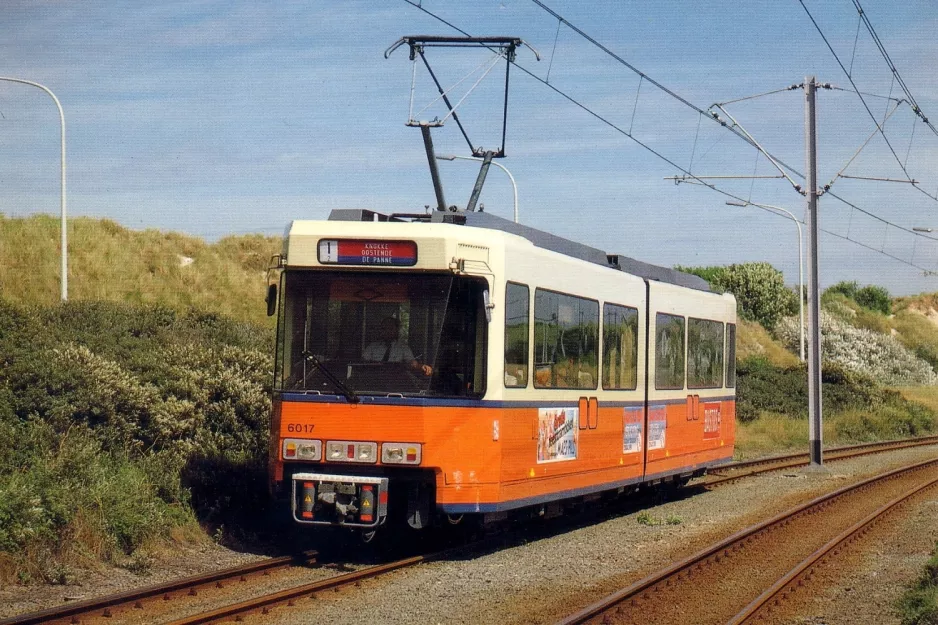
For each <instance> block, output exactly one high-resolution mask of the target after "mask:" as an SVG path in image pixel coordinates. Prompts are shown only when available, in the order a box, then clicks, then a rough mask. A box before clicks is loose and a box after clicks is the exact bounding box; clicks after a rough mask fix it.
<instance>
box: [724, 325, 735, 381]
mask: <svg viewBox="0 0 938 625" xmlns="http://www.w3.org/2000/svg"><path fill="white" fill-rule="evenodd" d="M726 388H736V324H735V323H728V324H726Z"/></svg>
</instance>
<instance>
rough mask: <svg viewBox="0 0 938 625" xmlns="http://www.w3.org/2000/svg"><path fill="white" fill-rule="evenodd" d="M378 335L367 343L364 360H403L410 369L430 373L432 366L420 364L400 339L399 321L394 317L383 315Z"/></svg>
mask: <svg viewBox="0 0 938 625" xmlns="http://www.w3.org/2000/svg"><path fill="white" fill-rule="evenodd" d="M378 336H379V337H380V340H377V341H374V342H373V343H369V344H368V346H367V347H366V348H365V352H364V353H363V354H362V358H363V359H364V360H367V361H370V362H403V363H407V364H408V365H410V367H411V368H412V369H415V370H417V371H421V372H423V374H424V375H427V376H428V375H431V374H432V373H433V367H431V366H430V365H426V364H425V365H421V364H420V363H419V362H417V359H416V358H414V352H412V351H411V349H410V346H409V345H407V343H405V342H404V341H402V340H401V339H400V322H399V321H398V320H397V319H396V318H395V317H385V318H384V319H382V320H381V326H380V328H379V332H378Z"/></svg>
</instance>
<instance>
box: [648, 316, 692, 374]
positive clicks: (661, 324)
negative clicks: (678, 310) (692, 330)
mask: <svg viewBox="0 0 938 625" xmlns="http://www.w3.org/2000/svg"><path fill="white" fill-rule="evenodd" d="M673 320H680V322H681V350H680V354H681V371H682V373H681V382H680V384H679V385H662V384H661V382H660V380H661V377H662V376H661V374H662V369H661V362H662V361H663V360H664V359H663V358H662V355H661V353H660V351H659V350H660V348H661V345H662V343H663V341H661V340H660V338H661V331H662V329H663V328H666V327H667V326H668V324H669V322H670V321H673ZM674 373H676V370H675V371H674ZM686 382H687V319H686V318H685V317H684V316H683V315H672V314H669V313H662V312H658V313H655V390H659V391H681V390H684V387H685V385H686Z"/></svg>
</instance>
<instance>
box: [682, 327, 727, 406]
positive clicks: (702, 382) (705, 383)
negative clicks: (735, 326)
mask: <svg viewBox="0 0 938 625" xmlns="http://www.w3.org/2000/svg"><path fill="white" fill-rule="evenodd" d="M722 385H723V324H722V323H721V322H719V321H708V320H707V319H694V318H693V317H691V318H690V319H688V321H687V388H720V387H721V386H722Z"/></svg>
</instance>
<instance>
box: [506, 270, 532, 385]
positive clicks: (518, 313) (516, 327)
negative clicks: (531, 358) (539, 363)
mask: <svg viewBox="0 0 938 625" xmlns="http://www.w3.org/2000/svg"><path fill="white" fill-rule="evenodd" d="M505 302H506V304H505V386H506V387H509V388H511V387H514V388H524V387H526V386H527V385H528V328H529V321H528V313H529V312H530V308H531V303H530V291H529V290H528V287H527V286H525V285H523V284H512V283H511V282H509V283H508V288H507V289H506V291H505Z"/></svg>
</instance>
